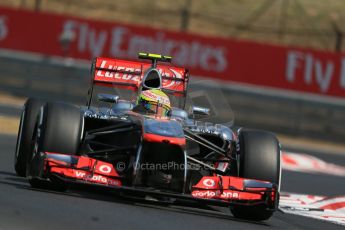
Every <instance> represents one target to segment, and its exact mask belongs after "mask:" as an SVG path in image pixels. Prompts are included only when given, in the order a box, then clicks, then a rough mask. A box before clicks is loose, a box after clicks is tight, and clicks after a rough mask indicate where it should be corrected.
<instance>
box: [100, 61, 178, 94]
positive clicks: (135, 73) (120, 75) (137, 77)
mask: <svg viewBox="0 0 345 230" xmlns="http://www.w3.org/2000/svg"><path fill="white" fill-rule="evenodd" d="M98 68H101V70H97V71H96V74H95V77H96V79H97V78H98V79H101V78H104V79H109V80H114V79H119V80H124V81H132V82H134V83H136V84H139V83H140V82H141V79H142V76H141V73H142V72H141V69H139V68H133V67H124V66H117V65H115V62H110V61H107V60H102V61H101V64H100V65H99V66H98ZM106 69H109V70H111V71H107V70H106ZM157 70H158V72H159V73H160V74H161V75H162V77H163V78H164V77H168V78H177V79H183V72H179V71H177V70H175V69H173V68H159V67H158V68H157ZM181 84H183V83H182V81H175V80H173V79H163V81H162V85H163V88H172V87H176V86H179V85H181Z"/></svg>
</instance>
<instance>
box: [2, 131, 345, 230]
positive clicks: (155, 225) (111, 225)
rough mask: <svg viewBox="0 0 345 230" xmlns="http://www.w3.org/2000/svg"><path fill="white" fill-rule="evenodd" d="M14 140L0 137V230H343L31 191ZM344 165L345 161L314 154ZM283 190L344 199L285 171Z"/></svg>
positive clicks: (324, 181)
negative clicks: (19, 170)
mask: <svg viewBox="0 0 345 230" xmlns="http://www.w3.org/2000/svg"><path fill="white" fill-rule="evenodd" d="M15 141H16V137H14V136H6V135H1V136H0V146H1V149H0V230H7V229H15V230H16V229H26V230H30V229H35V230H38V229H49V230H53V229H59V230H61V229H75V230H78V229H83V230H85V229H97V230H101V229H179V230H182V229H213V230H214V229H267V230H268V229H327V230H331V229H343V228H344V227H343V226H340V225H335V224H332V223H328V222H323V221H319V220H315V219H310V218H306V217H301V216H295V215H290V214H284V213H282V212H276V213H275V214H274V216H273V217H272V218H271V219H270V220H269V221H266V222H262V223H258V222H248V221H242V220H238V219H235V218H233V217H232V216H231V214H230V213H229V211H228V210H227V209H223V208H222V209H220V208H218V209H217V208H214V209H199V208H187V207H180V206H164V205H159V204H155V203H148V202H139V201H135V200H132V199H128V198H122V197H119V196H115V195H114V194H112V193H109V192H104V191H103V192H99V191H95V190H82V189H80V188H74V189H71V190H70V191H69V192H67V193H58V192H49V191H43V190H34V189H31V188H30V186H29V184H28V183H27V181H26V179H25V178H21V177H17V176H16V174H15V173H14V169H13V152H14V148H15ZM317 156H318V157H320V158H323V159H326V160H327V161H329V162H335V163H337V164H338V165H345V156H334V155H325V154H318V155H317ZM282 180H283V186H282V190H283V191H288V192H296V193H307V194H314V195H344V193H345V183H344V178H343V177H334V176H316V175H309V174H302V173H295V172H287V171H284V172H283V178H282Z"/></svg>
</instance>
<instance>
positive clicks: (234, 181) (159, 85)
mask: <svg viewBox="0 0 345 230" xmlns="http://www.w3.org/2000/svg"><path fill="white" fill-rule="evenodd" d="M139 58H140V59H146V60H141V61H127V60H119V59H110V58H102V57H99V58H96V59H95V60H94V62H93V64H92V67H91V76H92V81H91V86H90V89H89V92H88V98H87V103H86V106H82V107H77V106H75V105H71V104H66V103H57V102H47V101H44V100H41V99H34V98H29V99H28V100H27V101H26V103H25V105H24V108H23V111H22V115H21V121H20V127H19V132H18V138H17V146H16V152H15V169H16V172H17V174H18V175H20V176H23V177H27V178H28V180H29V182H30V184H31V186H32V187H35V188H49V189H54V190H59V191H64V190H66V189H68V185H70V184H71V183H82V184H86V185H96V186H102V187H106V188H109V189H113V190H118V191H121V193H122V194H126V193H127V192H128V193H130V194H137V195H138V197H141V198H147V197H150V199H152V198H154V199H156V200H158V201H159V200H165V201H167V200H169V202H174V201H176V200H178V201H188V202H186V203H190V202H196V203H202V204H206V205H215V206H226V207H229V208H230V209H231V212H232V213H233V215H234V216H235V217H238V218H244V219H250V220H266V219H268V218H270V217H271V215H272V214H273V212H274V211H275V210H277V207H278V202H279V187H280V175H281V167H280V144H279V142H278V140H277V138H276V137H275V136H274V135H273V134H272V133H269V132H264V131H258V130H246V129H239V130H238V131H233V130H232V129H231V128H229V127H228V126H226V125H223V124H213V123H210V122H203V120H202V117H207V116H211V113H212V111H211V109H210V108H205V107H201V106H196V105H192V106H189V107H188V106H187V104H188V103H189V102H187V100H186V99H187V86H188V80H189V74H188V70H187V69H185V68H181V67H175V66H172V65H171V64H170V63H169V62H171V57H169V56H163V55H157V54H149V53H139ZM158 62H160V63H158ZM163 62H165V63H163ZM104 87H105V88H104ZM96 88H97V89H99V88H102V89H106V88H107V89H108V90H109V89H110V90H112V92H114V91H115V90H119V91H120V90H122V91H126V92H127V95H129V97H128V99H127V100H124V98H122V97H119V96H118V95H114V94H105V93H104V91H102V92H103V93H100V94H97V99H96V100H95V98H94V97H93V95H94V94H95V90H96ZM128 92H131V93H130V94H128ZM209 94H211V93H209ZM173 99H174V100H173ZM96 103H103V106H101V105H98V106H95V105H94V104H96ZM187 107H188V108H187ZM210 107H212V105H210ZM225 115H226V114H225ZM197 117H199V118H200V120H197Z"/></svg>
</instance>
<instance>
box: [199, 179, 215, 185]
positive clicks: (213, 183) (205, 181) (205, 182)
mask: <svg viewBox="0 0 345 230" xmlns="http://www.w3.org/2000/svg"><path fill="white" fill-rule="evenodd" d="M202 184H203V185H205V186H206V187H214V186H215V184H216V182H215V181H214V180H213V179H204V180H203V181H202Z"/></svg>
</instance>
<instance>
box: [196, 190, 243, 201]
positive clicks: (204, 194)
mask: <svg viewBox="0 0 345 230" xmlns="http://www.w3.org/2000/svg"><path fill="white" fill-rule="evenodd" d="M192 196H194V197H197V198H220V199H239V197H240V195H239V193H238V192H233V191H223V193H220V191H219V190H217V191H210V190H208V191H203V190H195V191H193V192H192Z"/></svg>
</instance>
